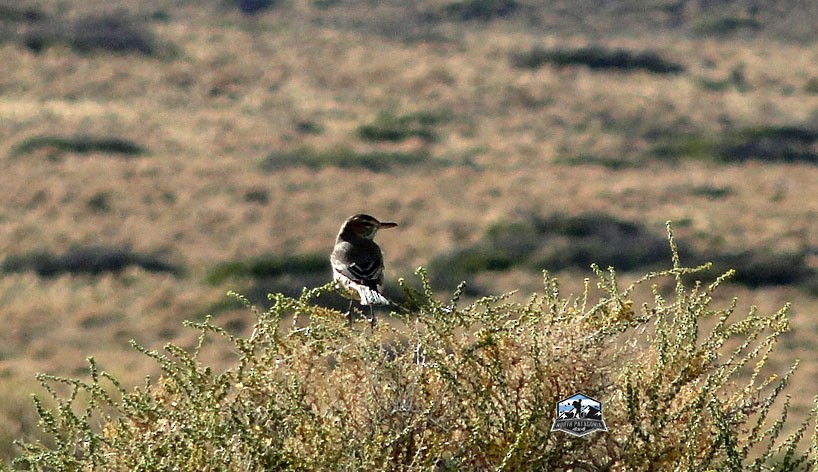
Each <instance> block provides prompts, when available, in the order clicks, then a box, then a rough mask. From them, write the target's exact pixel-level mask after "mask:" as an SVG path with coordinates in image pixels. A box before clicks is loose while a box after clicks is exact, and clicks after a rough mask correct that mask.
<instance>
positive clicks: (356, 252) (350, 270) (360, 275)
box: [329, 214, 397, 325]
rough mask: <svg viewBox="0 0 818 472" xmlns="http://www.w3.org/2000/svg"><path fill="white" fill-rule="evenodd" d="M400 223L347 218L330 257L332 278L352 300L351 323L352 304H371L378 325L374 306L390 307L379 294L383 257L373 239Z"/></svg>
mask: <svg viewBox="0 0 818 472" xmlns="http://www.w3.org/2000/svg"><path fill="white" fill-rule="evenodd" d="M395 226H397V223H382V222H380V221H378V220H377V219H375V218H373V217H371V216H369V215H363V214H359V215H354V216H350V217H349V218H347V220H346V221H345V222H344V224H343V225H342V226H341V230H340V231H339V232H338V237H337V238H336V239H335V247H334V248H333V250H332V254H331V255H330V258H329V260H330V262H331V263H332V278H333V280H335V282H336V283H337V284H338V285H339V287H340V289H341V295H343V296H344V297H346V298H349V299H351V300H352V301H350V302H349V311H348V312H347V317H348V318H349V320H350V322H352V303H353V302H354V301H355V300H357V301H359V302H360V303H361V305H369V315H370V318H369V321H370V322H371V323H372V324H373V325H374V324H375V313H374V312H373V310H372V305H388V304H389V300H387V299H386V297H384V296H383V295H381V293H380V289H381V285H382V284H383V254H382V253H381V248H380V247H378V245H377V244H375V241H373V240H372V239H373V238H374V237H375V233H377V232H378V230H379V229H386V228H394V227H395Z"/></svg>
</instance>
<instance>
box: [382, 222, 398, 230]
mask: <svg viewBox="0 0 818 472" xmlns="http://www.w3.org/2000/svg"><path fill="white" fill-rule="evenodd" d="M397 225H398V224H397V223H383V222H381V223H380V226H378V227H379V228H380V229H387V228H394V227H395V226H397Z"/></svg>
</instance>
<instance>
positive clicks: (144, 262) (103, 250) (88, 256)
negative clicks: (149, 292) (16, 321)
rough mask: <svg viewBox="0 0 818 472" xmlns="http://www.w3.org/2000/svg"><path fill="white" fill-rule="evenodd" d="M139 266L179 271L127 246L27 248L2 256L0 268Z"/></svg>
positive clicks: (45, 271)
mask: <svg viewBox="0 0 818 472" xmlns="http://www.w3.org/2000/svg"><path fill="white" fill-rule="evenodd" d="M129 266H136V267H141V268H142V269H145V270H147V271H150V272H167V273H171V274H179V273H181V271H182V270H181V268H180V267H178V266H176V265H173V264H171V263H169V262H167V261H165V260H164V259H162V258H160V257H159V256H155V255H150V254H141V253H138V252H134V251H133V250H131V249H130V248H127V247H109V246H90V247H75V248H73V249H70V250H68V251H66V252H65V253H63V254H58V255H57V254H52V253H50V252H31V253H26V254H19V255H15V254H11V255H8V256H6V258H5V260H4V261H3V264H2V266H0V268H1V269H2V271H3V272H5V273H12V272H35V273H36V274H38V275H40V276H43V277H54V276H58V275H61V274H88V275H99V274H102V273H106V272H120V271H122V270H124V269H125V268H126V267H129Z"/></svg>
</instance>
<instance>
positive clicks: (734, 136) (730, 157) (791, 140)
mask: <svg viewBox="0 0 818 472" xmlns="http://www.w3.org/2000/svg"><path fill="white" fill-rule="evenodd" d="M816 144H818V131H816V130H814V129H811V128H807V127H799V126H760V127H751V128H743V129H739V130H735V131H730V132H727V133H725V134H723V135H720V136H708V135H680V136H671V137H668V138H665V139H664V140H662V142H660V143H659V144H658V145H656V146H655V147H654V148H653V150H652V154H653V155H654V156H656V157H659V158H661V159H665V160H676V159H681V158H690V159H699V160H709V161H714V162H719V163H731V162H739V163H740V162H746V161H749V160H761V161H765V162H809V163H816V164H818V149H816Z"/></svg>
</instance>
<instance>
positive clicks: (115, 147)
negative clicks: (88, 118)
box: [12, 135, 147, 159]
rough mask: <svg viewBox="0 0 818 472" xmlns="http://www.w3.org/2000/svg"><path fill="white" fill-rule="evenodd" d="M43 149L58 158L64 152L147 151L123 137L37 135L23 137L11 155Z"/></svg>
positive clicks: (122, 152) (138, 152) (133, 154)
mask: <svg viewBox="0 0 818 472" xmlns="http://www.w3.org/2000/svg"><path fill="white" fill-rule="evenodd" d="M41 150H45V151H47V152H48V154H49V157H50V158H53V159H57V158H59V157H60V156H61V155H63V154H65V153H76V154H90V153H95V152H96V153H103V154H120V155H123V156H126V157H130V156H138V155H141V154H145V153H147V149H145V148H144V147H142V146H140V145H139V144H137V143H135V142H133V141H131V140H129V139H125V138H114V137H100V136H89V135H75V136H53V135H39V136H32V137H30V138H28V139H25V140H24V141H23V142H21V143H19V144H17V145H16V146H15V147H14V149H13V150H12V155H17V156H19V155H23V154H30V153H32V152H36V151H41Z"/></svg>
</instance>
